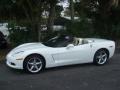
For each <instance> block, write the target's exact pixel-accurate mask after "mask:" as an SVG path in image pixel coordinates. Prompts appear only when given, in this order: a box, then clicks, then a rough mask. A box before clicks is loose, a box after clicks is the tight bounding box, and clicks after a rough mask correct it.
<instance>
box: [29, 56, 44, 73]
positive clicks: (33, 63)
mask: <svg viewBox="0 0 120 90" xmlns="http://www.w3.org/2000/svg"><path fill="white" fill-rule="evenodd" d="M27 68H28V70H29V71H30V72H38V71H40V70H41V68H42V61H41V59H40V58H38V57H34V58H31V59H30V60H29V61H28V63H27Z"/></svg>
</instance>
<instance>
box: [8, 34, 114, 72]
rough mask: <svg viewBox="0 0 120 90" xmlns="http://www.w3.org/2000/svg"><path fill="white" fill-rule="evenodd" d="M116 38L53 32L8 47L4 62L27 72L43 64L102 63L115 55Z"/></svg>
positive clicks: (39, 69) (35, 69) (45, 65)
mask: <svg viewBox="0 0 120 90" xmlns="http://www.w3.org/2000/svg"><path fill="white" fill-rule="evenodd" d="M114 51H115V42H114V41H111V40H106V39H97V38H78V37H72V36H56V37H54V38H52V39H50V40H48V41H47V42H43V43H42V42H41V43H26V44H22V45H20V46H18V47H16V48H14V49H13V50H11V51H10V52H9V53H8V55H7V56H6V64H7V65H8V66H9V67H11V68H15V69H23V70H25V71H27V72H29V73H38V72H40V71H41V70H43V69H44V68H50V67H56V66H64V65H72V64H80V63H94V64H96V65H99V66H100V65H104V64H106V63H107V62H108V61H109V59H110V58H111V57H112V56H113V55H114Z"/></svg>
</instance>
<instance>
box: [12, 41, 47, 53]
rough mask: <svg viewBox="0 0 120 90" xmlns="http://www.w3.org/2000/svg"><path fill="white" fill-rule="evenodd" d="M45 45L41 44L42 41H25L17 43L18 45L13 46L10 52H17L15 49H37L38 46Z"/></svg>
mask: <svg viewBox="0 0 120 90" xmlns="http://www.w3.org/2000/svg"><path fill="white" fill-rule="evenodd" d="M46 47H47V46H45V45H43V44H42V43H26V44H22V45H19V46H18V47H16V48H14V49H13V50H12V52H17V51H26V50H27V51H28V50H32V49H38V48H46Z"/></svg>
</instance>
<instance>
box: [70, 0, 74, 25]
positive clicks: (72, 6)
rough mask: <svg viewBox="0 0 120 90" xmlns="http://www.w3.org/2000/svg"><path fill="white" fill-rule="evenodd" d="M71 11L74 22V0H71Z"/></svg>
mask: <svg viewBox="0 0 120 90" xmlns="http://www.w3.org/2000/svg"><path fill="white" fill-rule="evenodd" d="M70 13H71V22H72V23H73V22H74V3H73V0H70Z"/></svg>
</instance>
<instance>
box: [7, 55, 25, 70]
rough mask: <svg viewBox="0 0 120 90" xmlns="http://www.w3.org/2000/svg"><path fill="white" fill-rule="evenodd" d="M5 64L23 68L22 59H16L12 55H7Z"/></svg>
mask: <svg viewBox="0 0 120 90" xmlns="http://www.w3.org/2000/svg"><path fill="white" fill-rule="evenodd" d="M6 64H7V66H9V67H11V68H14V69H23V60H16V58H15V57H13V56H12V55H7V57H6Z"/></svg>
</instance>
